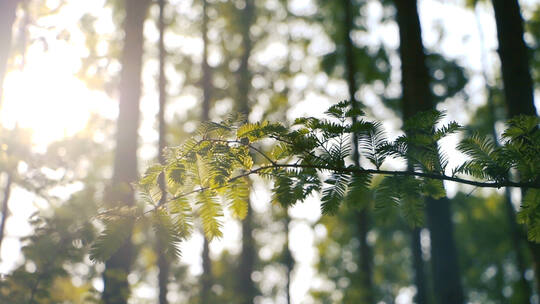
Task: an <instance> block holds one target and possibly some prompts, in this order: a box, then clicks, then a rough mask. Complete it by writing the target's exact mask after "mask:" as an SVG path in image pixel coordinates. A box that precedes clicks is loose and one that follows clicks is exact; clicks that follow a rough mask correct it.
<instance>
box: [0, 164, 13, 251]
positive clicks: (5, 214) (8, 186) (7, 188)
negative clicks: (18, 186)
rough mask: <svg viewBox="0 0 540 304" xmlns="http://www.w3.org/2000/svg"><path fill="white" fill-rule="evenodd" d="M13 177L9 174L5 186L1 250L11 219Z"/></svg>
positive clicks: (0, 239)
mask: <svg viewBox="0 0 540 304" xmlns="http://www.w3.org/2000/svg"><path fill="white" fill-rule="evenodd" d="M12 182H13V181H12V175H11V173H9V172H8V173H7V178H6V185H5V186H4V196H3V197H2V219H0V250H1V249H2V242H3V241H4V236H5V234H6V232H5V228H6V222H7V219H8V217H9V207H8V203H9V197H10V196H11V184H12Z"/></svg>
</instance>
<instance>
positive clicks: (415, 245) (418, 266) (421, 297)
mask: <svg viewBox="0 0 540 304" xmlns="http://www.w3.org/2000/svg"><path fill="white" fill-rule="evenodd" d="M420 231H421V229H420V228H414V229H413V230H412V231H411V235H412V241H411V246H412V253H413V266H414V284H415V285H416V295H415V296H414V301H415V303H417V304H426V303H428V298H427V283H426V272H425V270H424V260H423V259H422V244H421V242H420Z"/></svg>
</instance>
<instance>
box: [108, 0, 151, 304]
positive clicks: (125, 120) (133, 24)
mask: <svg viewBox="0 0 540 304" xmlns="http://www.w3.org/2000/svg"><path fill="white" fill-rule="evenodd" d="M149 3H150V1H149V0H126V1H125V2H124V5H125V11H126V18H125V21H124V31H125V40H124V47H123V51H122V59H121V60H122V71H121V74H120V102H119V112H118V121H117V131H116V153H115V157H114V169H113V177H112V183H111V184H112V187H111V190H110V194H109V201H110V202H111V204H112V205H113V206H133V205H134V204H135V198H134V193H133V190H132V189H131V186H130V183H132V182H135V181H136V180H137V144H138V134H137V130H138V126H139V116H140V113H139V99H140V96H141V70H142V55H143V23H144V20H145V18H146V12H147V9H148V5H149ZM126 229H131V227H126ZM134 256H135V254H134V249H133V245H132V243H131V238H127V240H126V241H125V242H124V244H122V246H121V247H120V249H119V250H118V251H117V252H116V253H114V254H113V255H112V256H111V257H110V258H109V260H107V261H106V262H105V271H104V273H103V281H104V290H103V294H102V300H103V302H104V303H105V304H123V303H127V299H128V298H129V293H130V291H129V284H128V281H127V275H128V273H129V271H130V269H131V264H132V262H133V259H134Z"/></svg>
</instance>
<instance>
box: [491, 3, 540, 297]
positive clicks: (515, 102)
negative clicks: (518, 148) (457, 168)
mask: <svg viewBox="0 0 540 304" xmlns="http://www.w3.org/2000/svg"><path fill="white" fill-rule="evenodd" d="M492 2H493V9H494V11H495V22H496V24H497V39H498V41H499V49H498V52H499V58H500V59H501V70H502V76H503V84H504V96H505V101H506V109H507V113H508V118H512V117H515V116H518V115H532V116H536V115H537V112H536V108H535V106H534V89H533V83H532V78H531V73H530V70H529V52H528V49H527V45H526V44H525V41H524V39H523V33H524V32H523V18H522V16H521V11H520V7H519V3H518V1H517V0H493V1H492ZM524 195H525V191H523V189H522V197H523V196H524ZM511 207H512V206H511ZM512 208H513V207H512ZM512 212H513V209H512ZM527 244H528V247H529V250H530V252H531V256H532V258H533V262H534V273H535V277H536V288H537V291H540V244H537V243H533V242H529V241H527Z"/></svg>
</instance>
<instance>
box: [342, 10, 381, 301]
mask: <svg viewBox="0 0 540 304" xmlns="http://www.w3.org/2000/svg"><path fill="white" fill-rule="evenodd" d="M343 10H344V13H345V31H344V35H345V37H344V38H345V39H344V41H345V65H346V67H345V71H346V75H347V85H348V89H349V96H350V98H351V102H352V106H353V107H354V108H359V107H360V106H359V104H358V101H357V100H356V98H355V96H354V95H355V93H356V89H357V87H356V77H355V74H356V72H357V71H356V68H355V63H354V52H353V49H354V45H353V41H352V39H351V33H352V30H353V27H354V25H353V8H352V5H351V0H343ZM353 122H356V117H353ZM352 140H353V161H354V164H355V165H356V166H357V167H360V153H359V148H358V136H357V134H353V139H352ZM357 218H358V241H359V243H360V246H359V247H360V248H359V254H358V259H359V265H360V267H359V274H360V280H361V281H360V282H361V289H362V299H363V302H365V303H374V296H373V282H372V277H373V270H372V265H371V248H370V247H369V244H368V243H367V233H368V232H369V218H370V216H369V211H368V209H367V208H366V209H363V210H362V211H359V212H357Z"/></svg>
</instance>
